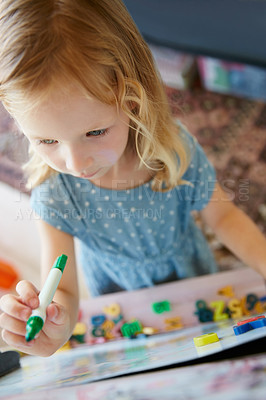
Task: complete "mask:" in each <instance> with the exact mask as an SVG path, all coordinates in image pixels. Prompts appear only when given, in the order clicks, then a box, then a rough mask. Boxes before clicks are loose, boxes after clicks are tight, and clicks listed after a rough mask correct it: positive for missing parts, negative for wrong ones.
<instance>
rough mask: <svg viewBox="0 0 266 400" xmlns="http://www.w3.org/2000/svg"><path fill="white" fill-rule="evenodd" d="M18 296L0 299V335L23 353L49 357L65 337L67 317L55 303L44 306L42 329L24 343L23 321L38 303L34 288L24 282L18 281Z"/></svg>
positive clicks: (67, 325) (62, 308)
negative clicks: (0, 331)
mask: <svg viewBox="0 0 266 400" xmlns="http://www.w3.org/2000/svg"><path fill="white" fill-rule="evenodd" d="M16 291H17V293H18V296H16V295H12V294H7V295H4V296H2V298H1V299H0V309H1V310H2V311H3V313H2V314H1V315H0V327H1V328H3V331H2V338H3V339H4V341H5V342H6V343H7V344H8V345H9V346H10V347H12V348H15V349H17V350H19V351H21V352H23V353H27V354H32V355H39V356H44V357H45V356H50V355H52V354H53V353H54V352H55V351H56V350H57V349H58V348H60V347H61V346H62V345H63V344H64V343H65V342H66V341H67V339H68V336H67V332H69V331H70V318H69V315H68V313H67V310H66V309H65V308H64V307H63V306H61V305H60V304H57V303H54V302H53V303H51V304H50V305H49V306H48V307H47V311H46V315H47V317H46V321H45V324H44V326H43V329H42V330H41V332H39V334H38V335H37V336H36V337H35V339H33V340H32V341H30V342H26V340H25V334H26V323H27V320H28V319H29V317H30V315H31V312H32V310H33V309H35V308H37V307H38V306H39V298H38V293H39V292H38V290H37V289H36V288H35V286H34V285H33V284H32V283H30V282H28V281H20V282H19V283H18V284H17V287H16Z"/></svg>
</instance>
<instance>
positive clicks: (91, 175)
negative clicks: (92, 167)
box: [80, 168, 100, 178]
mask: <svg viewBox="0 0 266 400" xmlns="http://www.w3.org/2000/svg"><path fill="white" fill-rule="evenodd" d="M99 171H100V168H99V169H97V171H95V172H93V173H92V174H81V175H80V176H81V178H92V177H93V176H94V175H96V174H97V173H98V172H99Z"/></svg>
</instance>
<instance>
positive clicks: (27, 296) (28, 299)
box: [16, 280, 39, 308]
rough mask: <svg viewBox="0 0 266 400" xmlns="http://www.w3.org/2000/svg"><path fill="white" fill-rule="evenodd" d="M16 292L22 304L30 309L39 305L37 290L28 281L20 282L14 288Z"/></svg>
mask: <svg viewBox="0 0 266 400" xmlns="http://www.w3.org/2000/svg"><path fill="white" fill-rule="evenodd" d="M16 291H17V293H18V294H19V296H20V297H21V300H22V302H23V303H24V304H26V305H27V306H29V307H31V308H37V307H38V305H39V298H38V294H39V291H38V289H37V288H36V287H35V286H34V285H33V284H32V283H31V282H29V281H25V280H23V281H20V282H19V283H18V284H17V286H16Z"/></svg>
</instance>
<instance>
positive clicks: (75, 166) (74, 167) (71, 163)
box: [64, 147, 93, 174]
mask: <svg viewBox="0 0 266 400" xmlns="http://www.w3.org/2000/svg"><path fill="white" fill-rule="evenodd" d="M64 151H65V154H64V157H65V160H66V161H65V163H66V168H67V169H68V170H69V171H70V172H75V173H79V174H80V173H81V172H82V171H84V170H86V169H88V168H89V167H90V166H91V165H92V164H93V158H92V157H90V156H89V155H88V154H86V153H85V152H84V149H81V148H80V149H79V148H77V147H73V148H72V147H68V148H67V149H64Z"/></svg>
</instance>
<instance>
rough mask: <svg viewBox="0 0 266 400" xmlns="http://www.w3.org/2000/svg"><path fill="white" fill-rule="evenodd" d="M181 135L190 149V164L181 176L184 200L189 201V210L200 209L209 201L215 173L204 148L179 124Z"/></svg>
mask: <svg viewBox="0 0 266 400" xmlns="http://www.w3.org/2000/svg"><path fill="white" fill-rule="evenodd" d="M180 129H181V135H183V137H184V138H185V139H186V140H187V141H188V146H189V149H190V155H191V158H190V164H189V166H188V169H187V171H186V172H185V174H184V176H183V180H185V181H187V184H185V186H186V187H185V192H186V201H189V202H190V208H191V210H197V211H200V210H202V209H203V208H204V207H206V205H207V204H208V203H209V201H210V199H211V197H212V194H213V191H214V187H215V185H216V173H215V169H214V167H213V165H212V164H211V163H210V161H209V160H208V158H207V156H206V154H205V152H204V150H203V149H202V147H201V146H200V144H199V143H198V141H197V139H196V138H195V137H193V136H192V135H191V134H190V133H189V132H188V131H187V130H186V128H185V127H184V126H183V125H181V124H180Z"/></svg>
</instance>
